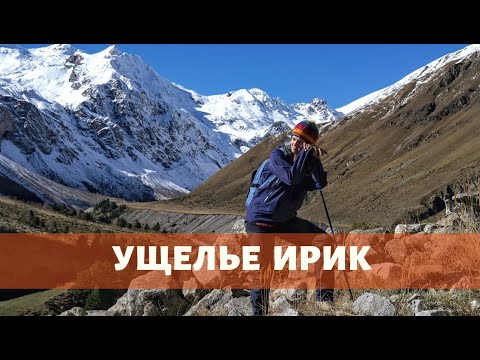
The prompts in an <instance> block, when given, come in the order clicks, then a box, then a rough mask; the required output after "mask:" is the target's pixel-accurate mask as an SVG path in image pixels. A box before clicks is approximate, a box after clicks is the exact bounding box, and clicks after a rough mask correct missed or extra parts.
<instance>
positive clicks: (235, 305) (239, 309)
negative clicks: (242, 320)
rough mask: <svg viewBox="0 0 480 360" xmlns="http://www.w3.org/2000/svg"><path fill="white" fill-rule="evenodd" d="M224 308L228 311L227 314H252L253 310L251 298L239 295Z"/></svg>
mask: <svg viewBox="0 0 480 360" xmlns="http://www.w3.org/2000/svg"><path fill="white" fill-rule="evenodd" d="M222 310H223V311H224V312H226V314H227V316H252V315H253V310H252V305H251V304H250V298H248V297H237V298H232V299H231V300H230V301H228V302H227V303H226V304H225V305H223V308H222Z"/></svg>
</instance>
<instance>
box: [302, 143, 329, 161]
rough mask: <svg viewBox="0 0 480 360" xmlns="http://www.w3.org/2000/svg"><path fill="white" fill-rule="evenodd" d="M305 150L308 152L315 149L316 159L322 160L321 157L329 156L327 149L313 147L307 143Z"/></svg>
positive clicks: (304, 146) (304, 145)
mask: <svg viewBox="0 0 480 360" xmlns="http://www.w3.org/2000/svg"><path fill="white" fill-rule="evenodd" d="M303 148H304V149H305V151H308V150H310V149H311V148H313V156H314V157H316V158H317V159H320V156H324V155H327V154H328V153H327V151H326V150H325V149H322V148H321V147H317V146H315V145H311V144H307V143H304V144H303Z"/></svg>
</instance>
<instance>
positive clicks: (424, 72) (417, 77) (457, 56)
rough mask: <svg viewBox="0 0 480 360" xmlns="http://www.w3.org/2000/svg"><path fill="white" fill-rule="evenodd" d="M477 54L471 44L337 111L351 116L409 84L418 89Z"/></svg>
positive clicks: (479, 50)
mask: <svg viewBox="0 0 480 360" xmlns="http://www.w3.org/2000/svg"><path fill="white" fill-rule="evenodd" d="M479 52H480V44H473V45H469V46H467V47H465V48H463V49H460V50H458V51H455V52H453V53H449V54H447V55H444V56H442V57H440V58H438V59H437V60H434V61H432V62H430V63H428V64H427V65H425V66H422V67H421V68H419V69H417V70H415V71H413V72H412V73H410V74H408V75H407V76H405V77H404V78H402V79H401V80H399V81H397V82H396V83H394V84H393V85H390V86H387V87H386V88H383V89H380V90H377V91H375V92H373V93H371V94H368V95H366V96H364V97H361V98H360V99H357V100H355V101H353V102H351V103H349V104H347V105H345V106H342V107H340V108H338V109H337V111H339V112H342V113H344V114H352V113H354V112H357V111H360V110H362V109H364V108H365V107H367V106H370V105H374V104H377V103H379V102H380V101H381V100H383V99H385V98H386V97H388V96H390V95H392V94H394V93H395V92H396V91H398V90H399V89H401V88H403V87H404V86H405V85H407V84H409V83H415V88H418V87H419V86H420V85H422V84H424V83H426V82H427V81H429V80H430V79H431V77H432V76H434V75H435V74H436V73H437V72H438V71H440V70H441V69H442V68H443V67H444V66H445V65H447V64H449V63H451V62H455V63H458V62H460V61H462V60H463V59H465V58H467V57H469V56H471V55H472V54H476V53H479ZM414 91H415V89H413V91H412V92H411V94H413V93H414Z"/></svg>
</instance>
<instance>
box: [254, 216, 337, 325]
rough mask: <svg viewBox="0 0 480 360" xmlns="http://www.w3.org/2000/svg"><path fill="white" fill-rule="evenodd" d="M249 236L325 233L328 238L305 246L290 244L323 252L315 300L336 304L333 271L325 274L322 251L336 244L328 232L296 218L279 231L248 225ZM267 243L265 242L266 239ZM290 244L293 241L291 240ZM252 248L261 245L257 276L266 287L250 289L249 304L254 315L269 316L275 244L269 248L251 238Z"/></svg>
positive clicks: (315, 239)
mask: <svg viewBox="0 0 480 360" xmlns="http://www.w3.org/2000/svg"><path fill="white" fill-rule="evenodd" d="M246 229H247V233H252V234H265V233H323V234H325V235H322V236H317V237H315V238H314V239H313V240H312V241H311V243H309V244H304V243H300V242H299V241H293V240H292V241H291V242H292V244H293V245H296V246H312V245H313V246H316V247H318V248H319V249H320V252H321V253H322V256H321V257H320V260H319V261H317V262H316V263H315V279H316V288H317V290H316V293H315V296H316V300H318V301H332V302H333V288H334V280H335V273H334V271H333V270H328V271H326V270H323V269H322V267H323V247H324V246H331V247H332V249H333V246H334V244H335V241H334V238H333V237H332V236H330V235H327V234H326V233H325V231H323V230H322V229H321V228H319V227H318V226H316V225H315V224H313V223H311V222H310V221H308V220H304V219H301V218H298V217H295V218H294V219H293V220H291V221H289V222H287V223H283V224H279V225H278V226H276V227H261V226H257V225H255V223H247V224H246ZM263 239H265V238H263ZM289 241H290V240H289ZM247 242H248V244H247V245H249V246H258V245H261V251H260V253H259V263H260V271H259V273H258V276H260V279H259V281H260V283H261V284H265V287H264V288H262V289H251V292H250V302H251V304H252V307H253V314H254V315H266V314H267V313H268V307H269V300H268V299H269V295H270V289H269V288H268V285H269V284H270V282H271V279H272V275H273V266H272V263H273V247H274V243H273V241H272V242H269V243H268V244H266V243H264V242H262V237H261V236H257V237H255V236H248V241H247Z"/></svg>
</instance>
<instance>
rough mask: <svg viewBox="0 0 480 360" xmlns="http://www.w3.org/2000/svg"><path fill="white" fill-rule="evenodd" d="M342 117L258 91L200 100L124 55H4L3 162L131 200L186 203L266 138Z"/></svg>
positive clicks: (1, 50)
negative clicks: (303, 123)
mask: <svg viewBox="0 0 480 360" xmlns="http://www.w3.org/2000/svg"><path fill="white" fill-rule="evenodd" d="M338 115H339V114H338V113H336V112H335V111H334V110H332V109H331V108H329V107H328V105H327V104H326V103H325V102H324V101H323V100H319V99H315V100H314V101H313V102H312V103H311V104H293V105H288V104H285V103H283V102H282V101H281V100H280V99H278V98H276V99H272V98H270V97H269V96H268V95H267V94H266V93H265V92H263V91H262V90H259V89H250V90H245V89H242V90H238V91H234V92H229V93H228V94H223V95H214V96H202V95H200V94H197V93H196V92H194V91H192V90H188V89H185V88H183V87H182V86H180V85H177V84H174V83H172V82H170V81H168V80H167V79H164V78H163V77H161V76H160V75H158V74H157V73H156V72H155V71H154V70H153V68H152V67H151V66H149V65H148V64H146V63H144V62H143V60H142V59H141V58H140V57H138V56H136V55H131V54H127V53H123V52H121V51H120V50H119V49H118V48H117V47H116V46H110V47H108V48H106V49H105V50H103V51H101V52H99V53H96V54H86V53H84V52H81V51H79V50H77V49H75V48H73V47H72V46H70V45H52V46H48V47H43V48H37V49H25V48H22V47H19V46H4V47H0V155H3V156H4V157H5V158H7V159H10V160H12V161H13V162H15V163H16V164H18V165H20V166H22V167H23V168H24V169H26V171H30V172H33V173H38V174H39V175H41V176H44V177H46V178H49V179H51V180H54V181H56V182H58V183H60V184H63V185H67V186H70V187H74V188H78V189H82V190H88V191H91V192H99V193H102V194H106V195H111V196H117V197H121V198H125V199H129V200H151V199H155V198H156V199H162V198H169V197H174V196H177V195H179V194H182V193H186V192H188V191H189V190H191V189H192V188H194V187H195V186H197V185H198V184H200V183H201V182H202V181H204V180H205V179H206V178H208V177H209V176H211V175H212V174H213V173H215V172H216V171H217V170H219V169H220V168H222V167H223V166H224V165H226V164H228V163H229V162H231V161H232V160H234V159H235V158H236V157H238V156H240V155H241V154H242V153H243V152H245V151H246V150H248V148H250V147H251V146H252V145H254V144H256V143H257V142H259V141H261V140H262V139H263V138H265V136H267V135H269V134H274V133H276V132H278V131H283V130H288V129H290V128H292V127H293V126H294V125H295V123H296V122H298V121H299V120H303V119H305V118H308V119H312V120H315V121H318V122H330V121H332V120H335V119H336V118H337V117H338ZM12 173H14V171H10V172H8V174H3V175H4V176H8V177H9V178H11V180H15V179H12V175H11V174H12Z"/></svg>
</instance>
